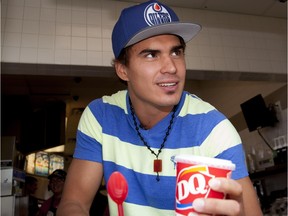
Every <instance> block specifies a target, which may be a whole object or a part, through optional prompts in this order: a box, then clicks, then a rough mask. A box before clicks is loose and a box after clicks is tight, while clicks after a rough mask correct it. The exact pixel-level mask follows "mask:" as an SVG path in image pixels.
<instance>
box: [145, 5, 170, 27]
mask: <svg viewBox="0 0 288 216" xmlns="http://www.w3.org/2000/svg"><path fill="white" fill-rule="evenodd" d="M144 19H145V21H146V23H147V24H148V25H149V26H153V25H159V24H163V23H169V22H171V16H170V14H169V12H168V11H167V10H166V8H165V7H163V6H161V5H159V4H158V3H152V4H149V5H148V6H147V7H146V9H145V11H144Z"/></svg>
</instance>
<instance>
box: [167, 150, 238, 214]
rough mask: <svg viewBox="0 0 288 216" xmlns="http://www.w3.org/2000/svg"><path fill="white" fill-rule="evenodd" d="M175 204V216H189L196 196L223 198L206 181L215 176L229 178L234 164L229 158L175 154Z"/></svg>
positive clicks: (173, 159)
mask: <svg viewBox="0 0 288 216" xmlns="http://www.w3.org/2000/svg"><path fill="white" fill-rule="evenodd" d="M172 161H174V163H175V164H176V206H175V212H176V215H177V216H184V215H185V216H189V214H190V213H191V212H194V209H193V201H194V199H196V198H219V199H224V198H225V194H223V193H221V192H217V191H213V190H212V189H211V188H210V187H209V185H208V182H209V180H210V179H213V178H215V177H225V178H230V176H231V172H232V171H233V170H234V169H235V164H233V163H232V162H231V161H229V160H224V159H218V158H209V157H202V156H194V155H184V154H183V155H176V156H174V157H173V158H172Z"/></svg>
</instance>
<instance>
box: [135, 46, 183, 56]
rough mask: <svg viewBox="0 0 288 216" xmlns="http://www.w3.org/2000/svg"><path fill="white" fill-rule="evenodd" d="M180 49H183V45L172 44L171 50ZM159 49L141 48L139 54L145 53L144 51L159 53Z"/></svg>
mask: <svg viewBox="0 0 288 216" xmlns="http://www.w3.org/2000/svg"><path fill="white" fill-rule="evenodd" d="M180 49H183V50H184V46H183V45H177V46H173V47H172V48H171V51H175V50H180ZM160 52H161V51H160V50H157V49H144V50H142V51H141V52H140V53H139V55H141V54H145V53H160Z"/></svg>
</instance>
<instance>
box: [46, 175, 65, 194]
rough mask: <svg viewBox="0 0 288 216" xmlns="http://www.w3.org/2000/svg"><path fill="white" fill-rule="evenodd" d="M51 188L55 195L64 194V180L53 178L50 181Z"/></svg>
mask: <svg viewBox="0 0 288 216" xmlns="http://www.w3.org/2000/svg"><path fill="white" fill-rule="evenodd" d="M49 187H50V189H51V191H52V192H53V193H54V194H57V193H58V194H59V193H62V191H63V187H64V179H62V178H58V177H52V178H51V179H50V181H49Z"/></svg>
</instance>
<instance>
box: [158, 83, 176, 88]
mask: <svg viewBox="0 0 288 216" xmlns="http://www.w3.org/2000/svg"><path fill="white" fill-rule="evenodd" d="M158 85H159V86H160V87H171V86H176V85H177V82H167V83H158Z"/></svg>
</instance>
